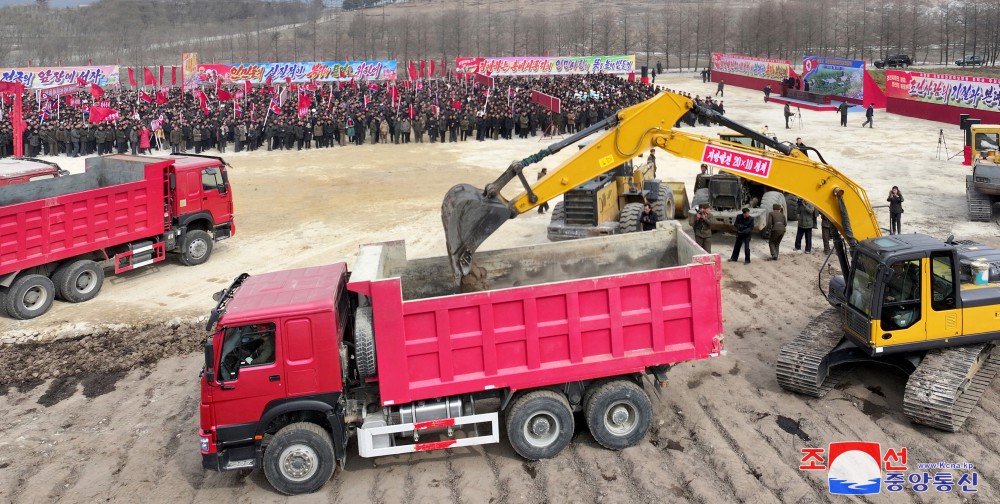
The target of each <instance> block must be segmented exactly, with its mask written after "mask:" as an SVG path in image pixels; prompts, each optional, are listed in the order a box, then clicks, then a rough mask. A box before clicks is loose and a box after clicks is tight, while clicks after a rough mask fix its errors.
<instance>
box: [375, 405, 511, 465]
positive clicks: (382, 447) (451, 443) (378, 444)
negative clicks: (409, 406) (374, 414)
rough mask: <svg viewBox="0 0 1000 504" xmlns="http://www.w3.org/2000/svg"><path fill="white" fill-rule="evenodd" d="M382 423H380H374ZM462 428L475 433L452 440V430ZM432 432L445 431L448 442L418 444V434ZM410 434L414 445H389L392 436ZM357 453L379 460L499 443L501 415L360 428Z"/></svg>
mask: <svg viewBox="0 0 1000 504" xmlns="http://www.w3.org/2000/svg"><path fill="white" fill-rule="evenodd" d="M374 423H376V424H381V423H382V422H374ZM485 424H489V426H490V427H489V432H490V433H489V434H480V433H479V432H480V426H485ZM463 425H469V426H474V430H473V432H474V434H473V435H471V436H469V437H463V438H456V437H454V434H455V433H454V431H455V427H461V426H463ZM431 429H435V430H439V429H447V430H446V432H447V439H444V440H439V441H427V442H423V443H421V442H419V440H420V433H421V432H424V431H428V430H431ZM410 431H412V432H413V439H414V441H416V442H414V443H413V444H405V445H396V444H395V443H393V442H392V440H393V437H394V436H395V435H397V434H400V433H403V432H410ZM357 436H358V452H359V454H360V455H361V456H362V457H365V458H369V457H381V456H384V455H399V454H401V453H415V452H421V451H431V450H442V449H445V448H458V447H461V446H475V445H484V444H491V443H499V442H500V414H499V413H496V412H494V413H479V414H475V415H466V416H460V417H453V418H444V419H441V420H428V421H425V422H415V423H403V424H397V425H372V426H370V427H364V426H363V427H361V428H360V429H358V430H357Z"/></svg>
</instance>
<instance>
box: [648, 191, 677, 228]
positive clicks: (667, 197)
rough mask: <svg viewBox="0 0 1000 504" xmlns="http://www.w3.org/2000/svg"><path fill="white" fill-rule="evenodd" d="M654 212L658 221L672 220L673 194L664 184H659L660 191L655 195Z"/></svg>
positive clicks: (673, 210)
mask: <svg viewBox="0 0 1000 504" xmlns="http://www.w3.org/2000/svg"><path fill="white" fill-rule="evenodd" d="M656 197H657V198H659V199H658V200H656V206H654V207H653V208H654V209H655V210H656V213H657V216H658V217H659V218H660V220H672V219H673V218H674V212H675V211H676V210H675V209H674V193H673V191H671V190H670V188H669V187H667V185H666V184H660V189H659V190H658V191H657V193H656Z"/></svg>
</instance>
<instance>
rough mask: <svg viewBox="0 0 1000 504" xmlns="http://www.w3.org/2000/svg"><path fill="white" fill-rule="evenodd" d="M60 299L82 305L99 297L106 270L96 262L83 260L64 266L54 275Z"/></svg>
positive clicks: (53, 278)
mask: <svg viewBox="0 0 1000 504" xmlns="http://www.w3.org/2000/svg"><path fill="white" fill-rule="evenodd" d="M52 283H54V284H55V286H56V294H57V295H58V296H59V299H62V300H63V301H67V302H70V303H82V302H84V301H90V300H91V299H94V298H95V297H97V294H98V293H99V292H101V286H102V285H104V269H102V268H101V267H100V266H98V265H97V263H95V262H94V261H90V260H87V259H81V260H79V261H73V262H71V263H67V264H64V265H62V266H60V267H59V269H57V270H56V272H55V274H54V275H52Z"/></svg>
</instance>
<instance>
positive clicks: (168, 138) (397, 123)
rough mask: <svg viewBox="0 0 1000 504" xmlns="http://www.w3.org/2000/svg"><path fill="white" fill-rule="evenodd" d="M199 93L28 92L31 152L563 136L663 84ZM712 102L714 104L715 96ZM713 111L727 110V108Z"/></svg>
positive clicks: (8, 145) (6, 120) (369, 86)
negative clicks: (302, 102) (100, 112)
mask: <svg viewBox="0 0 1000 504" xmlns="http://www.w3.org/2000/svg"><path fill="white" fill-rule="evenodd" d="M243 87H244V86H243V85H242V84H233V85H223V86H222V87H221V89H223V90H225V93H223V95H224V96H225V94H226V93H228V94H230V95H236V96H239V94H237V91H242V90H243ZM307 89H308V91H307ZM202 90H203V91H204V92H205V94H206V99H205V101H204V103H205V105H203V102H202V101H201V100H199V99H198V98H196V97H195V96H193V95H192V93H191V91H190V90H188V91H184V92H182V91H181V90H180V89H179V88H172V89H170V90H164V91H163V93H164V94H165V100H161V101H164V103H156V102H155V101H153V102H147V101H143V100H140V99H139V97H140V90H137V89H132V88H117V89H115V88H109V89H107V90H105V94H104V95H103V96H101V97H100V98H99V99H96V100H95V98H93V97H92V96H91V95H90V92H89V89H88V88H81V90H80V92H79V93H76V94H75V95H67V96H63V97H59V98H54V99H53V98H48V97H45V96H44V95H42V94H41V93H36V92H34V91H29V92H26V93H25V95H24V97H23V105H22V110H23V116H24V119H25V123H26V129H25V131H24V137H23V138H22V139H21V141H22V142H23V145H24V155H25V156H28V157H32V156H38V155H48V156H56V155H66V156H87V155H93V154H110V153H115V152H117V153H126V152H130V153H133V154H142V153H148V152H151V151H164V150H168V149H169V150H170V151H171V152H173V153H186V152H194V153H200V152H203V151H205V150H216V151H218V152H226V149H227V148H231V149H233V150H235V151H237V152H239V151H243V150H256V149H267V150H272V149H303V148H306V149H308V148H328V147H335V146H346V145H349V144H355V145H361V144H364V143H406V142H458V141H467V140H470V139H475V140H479V141H485V140H488V139H493V140H497V139H510V138H513V137H515V136H518V137H521V138H525V137H527V136H529V135H530V136H535V135H538V134H567V133H574V132H576V131H579V130H582V129H584V128H586V127H588V126H590V125H591V124H593V123H595V122H597V121H599V120H601V119H604V118H605V117H607V116H608V115H610V114H612V113H614V112H616V111H617V110H620V109H622V108H625V107H628V106H631V105H634V104H637V103H640V102H642V101H644V100H646V99H648V98H650V97H651V96H653V94H654V93H655V92H656V91H657V89H656V88H654V87H652V86H648V85H646V84H642V83H640V82H634V81H629V80H626V79H623V78H621V77H620V76H616V75H613V74H590V75H570V76H544V77H496V78H494V81H493V86H492V87H489V86H488V85H486V84H481V83H477V82H475V80H469V81H466V80H438V81H430V82H419V83H413V82H406V83H403V82H399V83H394V82H388V81H379V82H360V83H359V82H350V83H344V82H341V83H333V84H331V83H326V84H318V85H315V86H311V85H310V86H307V85H303V84H299V85H290V84H287V83H284V82H281V83H279V84H276V85H273V86H255V87H253V88H252V90H251V92H250V93H249V94H243V96H239V97H238V98H236V99H235V102H234V101H233V100H224V101H219V100H218V95H217V93H216V89H215V88H212V87H205V88H202ZM531 91H540V92H542V93H545V94H547V95H551V96H554V97H556V98H559V99H560V100H561V108H560V111H559V112H558V113H555V112H553V111H551V110H549V109H548V108H546V107H543V106H541V105H538V104H536V103H533V102H532V101H531ZM299 93H309V95H308V99H309V100H310V101H311V105H310V106H309V107H308V108H307V109H305V110H303V112H304V114H300V110H299V99H298V94H299ZM144 94H145V93H144ZM70 96H73V97H75V98H79V99H80V102H81V103H83V105H82V106H80V107H73V106H68V105H67V98H68V97H70ZM279 97H280V99H278V100H277V103H275V104H272V101H275V99H276V98H279ZM56 100H58V103H56ZM74 101H75V100H74ZM699 101H700V100H699ZM88 102H89V103H88ZM95 102H96V103H100V104H101V105H107V106H108V107H109V108H112V109H116V110H118V111H119V116H118V118H117V119H116V120H113V121H105V122H100V123H96V124H93V123H91V122H90V118H89V115H88V110H89V106H90V103H95ZM237 104H238V105H239V113H238V112H237V111H236V110H237V109H236V107H235V105H237ZM707 104H709V105H711V104H712V103H711V101H710V100H709V101H708V102H707ZM714 106H715V108H716V110H719V111H720V112H721V111H722V108H721V103H716V104H715V105H714ZM10 109H11V107H10V105H7V106H5V107H4V110H3V112H4V113H3V114H2V119H0V157H4V156H10V155H12V153H13V141H14V138H13V128H12V125H11V122H10ZM275 109H277V110H280V113H276V112H275ZM694 119H695V118H694V116H693V115H691V117H686V118H684V119H683V120H682V121H683V122H686V123H688V124H691V125H694Z"/></svg>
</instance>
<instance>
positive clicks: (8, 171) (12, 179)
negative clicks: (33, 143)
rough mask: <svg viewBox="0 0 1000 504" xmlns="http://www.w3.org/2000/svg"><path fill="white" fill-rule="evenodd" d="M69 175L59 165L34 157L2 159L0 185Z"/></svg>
mask: <svg viewBox="0 0 1000 504" xmlns="http://www.w3.org/2000/svg"><path fill="white" fill-rule="evenodd" d="M65 175H69V172H68V171H66V170H63V169H62V168H59V165H57V164H55V163H50V162H48V161H42V160H41V159H33V158H3V159H0V187H3V186H6V185H13V184H20V183H22V182H30V181H32V180H43V179H50V178H56V177H62V176H65Z"/></svg>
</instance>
